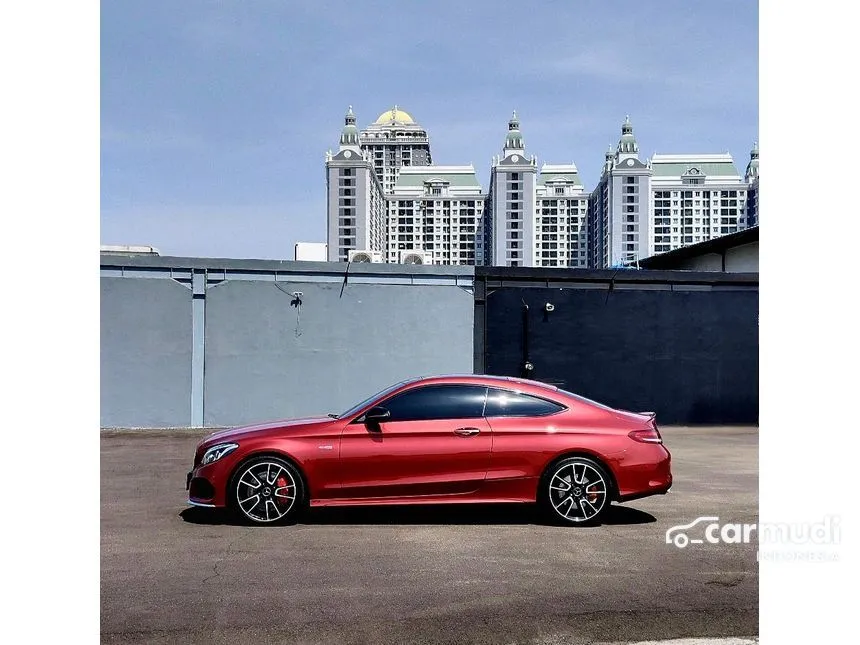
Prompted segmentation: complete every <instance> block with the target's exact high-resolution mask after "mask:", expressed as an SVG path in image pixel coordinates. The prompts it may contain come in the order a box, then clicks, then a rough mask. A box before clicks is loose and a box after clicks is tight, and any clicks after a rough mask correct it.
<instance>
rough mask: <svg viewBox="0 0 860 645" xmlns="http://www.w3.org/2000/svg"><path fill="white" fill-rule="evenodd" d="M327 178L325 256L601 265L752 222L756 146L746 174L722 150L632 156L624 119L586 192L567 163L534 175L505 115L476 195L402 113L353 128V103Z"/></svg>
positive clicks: (530, 158)
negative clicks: (498, 147) (503, 131)
mask: <svg viewBox="0 0 860 645" xmlns="http://www.w3.org/2000/svg"><path fill="white" fill-rule="evenodd" d="M326 181H327V186H328V195H327V201H328V217H327V222H328V234H327V248H328V259H329V261H340V262H346V261H350V260H356V261H358V260H360V261H373V262H393V263H400V262H409V263H416V262H421V263H434V264H480V265H493V266H535V267H537V266H543V267H592V268H604V267H611V266H618V265H622V264H631V263H633V262H635V261H636V260H637V259H640V258H645V257H648V256H651V255H655V254H658V253H664V252H667V251H671V250H673V249H676V248H679V247H681V246H686V245H689V244H695V243H697V242H702V241H705V240H709V239H712V238H714V237H719V236H721V235H726V234H728V233H734V232H736V231H738V230H741V229H743V228H746V227H748V226H753V225H756V224H757V223H758V146H757V145H755V146H754V147H753V150H752V151H751V153H750V162H749V165H748V166H747V169H746V173H745V174H744V176H741V175H740V174H739V173H738V171H737V168H736V167H735V164H734V160H733V159H732V156H731V155H730V154H728V153H725V154H695V155H689V154H684V155H666V154H655V155H654V156H653V157H652V158H651V159H646V160H641V159H640V158H639V144H638V142H637V140H636V137H635V135H634V133H633V126H632V124H631V123H630V119H629V117H628V118H626V119H625V121H624V123H623V124H622V126H621V137H620V139H619V141H618V144H617V145H616V146H615V149H614V150H613V149H612V148H611V147H610V149H609V150H608V151H607V153H606V155H605V158H604V164H603V169H602V171H601V176H600V181H599V182H598V184H597V186H596V187H595V188H594V190H592V191H586V190H585V188H584V187H583V184H582V181H581V179H580V175H579V171H578V169H577V167H576V165H575V164H573V163H571V164H563V165H559V164H546V163H545V164H543V165H542V166H541V167H540V170H538V165H537V160H536V158H535V156H534V155H527V154H526V146H525V141H524V139H523V134H522V132H521V130H520V121H519V118H518V117H517V114H516V112H514V114H513V116H512V117H511V119H510V120H509V121H508V131H507V135H506V137H505V141H504V145H503V147H502V153H501V155H499V156H494V157H493V158H492V162H491V167H490V181H489V187H488V190H487V192H486V193H484V191H483V190H482V188H481V185H480V183H479V182H478V179H477V176H476V173H475V169H474V167H472V166H471V165H469V166H436V165H433V163H432V157H431V154H430V139H429V137H428V135H427V132H426V130H424V128H422V127H421V126H420V125H419V124H417V123H416V122H415V120H414V119H413V118H412V116H411V115H409V114H408V113H407V112H405V111H404V110H401V109H399V108H398V107H397V106H394V108H393V109H391V110H387V111H385V112H383V113H382V114H381V115H380V116H379V117H378V118H377V119H376V121H374V122H373V123H372V124H371V125H370V126H368V127H367V128H366V129H364V130H362V131H359V130H358V127H357V125H356V117H355V115H354V114H353V111H352V108H351V107H350V109H349V110H348V112H347V114H346V117H345V119H344V126H343V130H342V131H341V136H340V145H339V148H338V151H337V152H336V153H333V152H331V151H329V152H328V153H327V154H326Z"/></svg>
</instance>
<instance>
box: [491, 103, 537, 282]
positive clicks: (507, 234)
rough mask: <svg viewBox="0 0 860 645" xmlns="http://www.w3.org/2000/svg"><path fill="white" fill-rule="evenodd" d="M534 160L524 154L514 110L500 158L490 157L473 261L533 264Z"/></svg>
mask: <svg viewBox="0 0 860 645" xmlns="http://www.w3.org/2000/svg"><path fill="white" fill-rule="evenodd" d="M536 172H537V162H536V160H535V158H534V156H532V157H526V150H525V142H524V140H523V135H522V133H521V132H520V121H519V119H518V118H517V113H516V112H514V114H513V116H512V117H511V119H510V121H508V134H507V136H506V137H505V145H504V146H503V148H502V154H501V156H500V157H493V160H492V167H491V168H490V187H489V190H488V191H487V205H486V207H485V209H484V220H483V221H482V222H481V226H480V231H479V239H480V242H481V244H480V249H479V252H478V254H477V262H476V263H477V264H484V265H493V266H534V261H535V248H534V247H535V227H534V212H535V211H534V209H535V178H536Z"/></svg>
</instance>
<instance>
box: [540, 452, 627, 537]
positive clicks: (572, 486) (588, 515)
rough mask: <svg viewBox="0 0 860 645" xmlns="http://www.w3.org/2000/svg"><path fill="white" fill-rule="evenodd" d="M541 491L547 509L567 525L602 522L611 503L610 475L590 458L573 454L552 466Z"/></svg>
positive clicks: (555, 518)
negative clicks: (573, 455)
mask: <svg viewBox="0 0 860 645" xmlns="http://www.w3.org/2000/svg"><path fill="white" fill-rule="evenodd" d="M540 492H541V498H542V505H543V507H544V510H545V511H546V512H547V513H548V514H549V515H550V517H551V518H552V519H554V520H555V521H556V522H561V523H563V524H578V525H594V524H599V523H600V518H601V517H602V516H603V514H604V513H605V512H606V509H608V508H609V505H610V479H609V476H608V475H607V474H606V471H605V470H604V468H603V467H602V466H601V465H600V464H598V463H597V462H596V461H594V460H593V459H588V458H587V457H570V458H568V459H563V460H561V461H559V462H557V463H555V464H553V465H552V466H550V468H549V469H548V470H547V472H546V473H545V474H544V477H543V478H542V480H541V491H540Z"/></svg>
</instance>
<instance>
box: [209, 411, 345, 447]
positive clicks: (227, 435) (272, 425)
mask: <svg viewBox="0 0 860 645" xmlns="http://www.w3.org/2000/svg"><path fill="white" fill-rule="evenodd" d="M332 421H334V419H332V418H331V417H303V418H301V419H284V420H282V421H270V422H267V423H258V424H255V425H250V426H241V427H238V428H231V429H229V430H221V431H219V432H213V433H212V434H210V435H209V436H208V437H206V438H205V439H204V440H203V441H201V442H200V445H203V444H211V443H213V442H223V441H231V440H234V439H236V440H238V439H240V438H241V437H247V436H249V435H256V434H264V433H266V432H270V431H272V430H285V429H287V428H296V429H298V428H299V427H302V428H306V427H307V426H309V425H318V424H323V423H331V422H332Z"/></svg>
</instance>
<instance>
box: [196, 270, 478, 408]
mask: <svg viewBox="0 0 860 645" xmlns="http://www.w3.org/2000/svg"><path fill="white" fill-rule="evenodd" d="M281 289H284V290H285V291H288V292H297V291H298V292H301V293H302V296H301V305H299V304H298V299H297V298H295V297H293V296H291V295H289V294H288V293H284V291H281ZM340 290H341V284H339V283H327V284H326V283H322V284H319V283H308V282H289V283H286V282H284V283H281V282H279V283H275V282H224V283H222V284H219V285H215V286H212V287H210V288H209V290H208V294H207V305H206V389H205V393H206V394H205V402H206V403H205V422H206V425H222V424H228V425H229V424H238V423H247V422H251V421H255V420H261V419H269V418H271V419H277V418H283V417H293V416H305V415H312V414H320V413H322V414H325V413H328V412H334V413H339V412H342V411H343V410H346V409H347V408H348V407H350V406H351V405H352V404H353V403H356V402H358V401H360V400H362V399H364V398H366V397H367V396H368V395H370V394H373V393H374V392H376V391H379V390H381V389H383V388H384V387H387V386H388V385H391V384H392V383H396V382H397V381H400V380H402V379H404V378H407V377H411V376H420V375H422V374H435V373H440V372H442V373H444V372H460V373H462V372H471V369H472V296H471V294H470V293H468V292H466V291H465V290H463V289H459V288H457V287H451V286H441V285H439V286H437V285H426V286H414V285H379V284H353V285H348V286H347V288H346V289H345V290H344V293H343V296H341V295H340Z"/></svg>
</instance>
